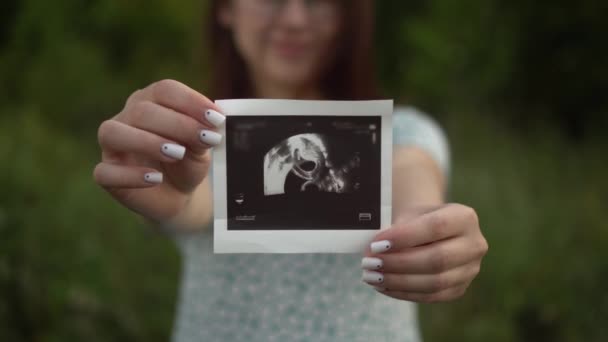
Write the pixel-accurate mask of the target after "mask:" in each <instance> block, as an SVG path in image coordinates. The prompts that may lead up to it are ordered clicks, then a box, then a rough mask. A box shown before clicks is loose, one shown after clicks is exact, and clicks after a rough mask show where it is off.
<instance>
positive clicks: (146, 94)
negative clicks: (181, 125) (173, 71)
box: [133, 80, 225, 127]
mask: <svg viewBox="0 0 608 342" xmlns="http://www.w3.org/2000/svg"><path fill="white" fill-rule="evenodd" d="M136 96H137V99H141V100H149V101H152V102H156V103H158V104H159V105H162V106H164V107H167V108H171V109H173V110H175V111H177V112H179V113H184V114H186V115H188V116H190V117H191V118H193V119H194V120H197V121H199V122H201V123H203V124H205V125H207V126H208V127H219V126H220V125H221V124H223V122H224V120H225V117H224V116H223V115H221V114H220V113H219V112H220V110H219V108H218V107H217V106H216V105H215V104H214V103H213V102H212V101H211V100H209V99H208V98H207V97H205V96H204V95H202V94H201V93H199V92H197V91H196V90H194V89H192V88H190V87H188V86H186V85H185V84H183V83H180V82H178V81H174V80H162V81H158V82H155V83H153V84H151V85H149V86H148V87H146V88H145V89H143V90H141V94H138V95H136ZM133 102H135V101H133ZM209 110H211V111H209Z"/></svg>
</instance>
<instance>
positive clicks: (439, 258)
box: [430, 248, 448, 273]
mask: <svg viewBox="0 0 608 342" xmlns="http://www.w3.org/2000/svg"><path fill="white" fill-rule="evenodd" d="M447 260H448V256H447V255H446V253H445V252H444V251H443V250H442V249H440V248H438V249H437V250H436V251H435V253H433V254H432V256H431V260H430V268H431V271H433V272H436V273H439V272H442V271H444V270H445V268H446V266H447Z"/></svg>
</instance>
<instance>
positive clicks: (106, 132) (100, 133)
mask: <svg viewBox="0 0 608 342" xmlns="http://www.w3.org/2000/svg"><path fill="white" fill-rule="evenodd" d="M114 125H115V123H114V120H111V119H110V120H105V121H104V122H102V123H101V125H99V128H98V129H97V141H98V142H99V144H100V145H104V144H105V143H106V142H107V141H108V139H109V137H110V136H111V135H112V132H113V131H114V129H115V126H114Z"/></svg>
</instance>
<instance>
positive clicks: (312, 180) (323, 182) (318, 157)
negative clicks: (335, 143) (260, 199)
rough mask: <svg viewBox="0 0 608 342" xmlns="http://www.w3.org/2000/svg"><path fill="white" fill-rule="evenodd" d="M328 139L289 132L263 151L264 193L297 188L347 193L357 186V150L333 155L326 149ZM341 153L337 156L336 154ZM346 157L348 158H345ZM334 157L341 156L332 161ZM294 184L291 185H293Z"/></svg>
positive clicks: (279, 192) (321, 136) (358, 161)
mask: <svg viewBox="0 0 608 342" xmlns="http://www.w3.org/2000/svg"><path fill="white" fill-rule="evenodd" d="M329 141H330V139H329V138H328V137H327V136H324V135H321V134H315V133H305V134H298V135H294V136H291V137H289V138H287V139H285V140H283V141H282V142H280V143H278V144H277V145H275V146H274V147H272V148H271V149H270V150H269V151H268V152H267V153H266V154H265V155H264V195H267V196H268V195H279V194H285V193H286V192H290V191H291V190H295V191H300V192H304V191H306V192H309V191H310V192H312V191H318V192H334V193H347V192H353V191H356V190H358V189H359V183H358V182H357V181H356V178H357V177H355V175H354V173H353V171H354V170H356V169H357V168H359V166H360V162H361V160H360V157H359V154H358V153H357V152H354V153H352V156H346V157H347V159H345V158H344V157H345V156H337V155H335V154H338V153H337V152H335V150H336V149H333V150H334V152H333V153H334V155H332V154H331V153H329V152H328V150H329V147H330V145H329ZM338 157H341V158H338ZM348 157H350V158H348ZM337 160H345V162H342V163H341V164H340V165H336V164H337V163H336V161H337ZM294 184H295V185H294Z"/></svg>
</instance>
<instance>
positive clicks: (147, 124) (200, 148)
mask: <svg viewBox="0 0 608 342" xmlns="http://www.w3.org/2000/svg"><path fill="white" fill-rule="evenodd" d="M127 123H128V124H131V125H132V126H134V127H137V128H139V129H142V130H144V131H148V132H152V133H155V134H157V135H160V136H162V137H166V138H169V139H172V140H174V141H178V142H180V143H182V144H184V145H186V146H188V147H189V149H190V150H191V151H192V152H194V153H197V154H200V153H203V152H205V151H206V150H207V149H208V148H209V147H211V146H215V145H217V144H219V143H220V141H221V135H220V134H219V133H217V132H215V131H214V130H213V129H211V128H209V127H206V126H204V125H202V124H201V123H200V122H198V121H196V120H194V119H193V118H191V117H189V116H186V115H183V114H180V113H178V112H176V111H174V110H173V109H170V108H166V107H163V106H161V105H159V104H156V103H154V102H151V101H140V102H137V103H135V104H134V105H133V107H132V108H131V112H130V115H129V117H128V118H127Z"/></svg>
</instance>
